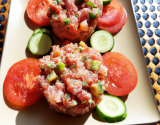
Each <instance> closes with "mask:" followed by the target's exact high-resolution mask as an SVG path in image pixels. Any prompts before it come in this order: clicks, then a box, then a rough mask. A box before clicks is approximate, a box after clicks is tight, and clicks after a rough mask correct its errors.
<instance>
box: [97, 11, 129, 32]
mask: <svg viewBox="0 0 160 125" xmlns="http://www.w3.org/2000/svg"><path fill="white" fill-rule="evenodd" d="M121 13H122V17H121V19H120V21H119V22H118V23H116V24H114V25H111V26H105V25H101V24H97V28H98V29H101V30H106V31H108V32H110V33H117V32H118V31H120V30H121V29H122V27H123V26H124V25H125V23H126V22H127V13H126V11H125V10H124V9H123V11H122V12H121Z"/></svg>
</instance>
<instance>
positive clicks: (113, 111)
mask: <svg viewBox="0 0 160 125" xmlns="http://www.w3.org/2000/svg"><path fill="white" fill-rule="evenodd" d="M96 110H97V113H98V115H99V116H100V118H101V119H102V120H104V121H106V122H109V123H115V122H119V121H122V120H124V119H125V118H126V117H127V110H126V105H125V103H124V102H123V101H122V100H121V99H120V98H119V97H116V96H113V95H109V94H104V97H103V99H102V101H101V102H100V103H99V104H98V105H97V106H96Z"/></svg>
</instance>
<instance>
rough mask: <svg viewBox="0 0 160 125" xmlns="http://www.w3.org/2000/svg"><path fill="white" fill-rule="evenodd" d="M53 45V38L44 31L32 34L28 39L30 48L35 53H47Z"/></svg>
mask: <svg viewBox="0 0 160 125" xmlns="http://www.w3.org/2000/svg"><path fill="white" fill-rule="evenodd" d="M51 45H52V40H51V38H50V37H49V36H48V35H46V34H43V33H36V34H33V35H32V36H31V38H30V39H29V41H28V46H27V47H28V49H29V50H30V51H31V53H33V54H35V55H45V54H47V53H48V52H49V51H50V49H51Z"/></svg>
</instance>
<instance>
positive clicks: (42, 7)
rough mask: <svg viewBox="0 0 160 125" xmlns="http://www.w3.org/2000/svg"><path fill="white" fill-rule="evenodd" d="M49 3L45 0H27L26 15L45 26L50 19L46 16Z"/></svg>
mask: <svg viewBox="0 0 160 125" xmlns="http://www.w3.org/2000/svg"><path fill="white" fill-rule="evenodd" d="M48 7H49V3H48V1H47V0H29V2H28V5H27V15H28V17H29V18H30V19H31V20H32V21H33V22H35V23H36V24H38V25H41V26H47V25H49V24H50V19H49V17H48V16H47V13H48V11H49V10H48Z"/></svg>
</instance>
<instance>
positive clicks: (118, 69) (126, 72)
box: [102, 52, 138, 96]
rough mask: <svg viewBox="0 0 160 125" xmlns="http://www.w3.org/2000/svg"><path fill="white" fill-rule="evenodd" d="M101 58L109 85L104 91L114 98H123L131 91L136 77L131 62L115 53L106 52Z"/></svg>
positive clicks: (136, 80) (134, 85)
mask: <svg viewBox="0 0 160 125" xmlns="http://www.w3.org/2000/svg"><path fill="white" fill-rule="evenodd" d="M102 58H103V65H105V66H106V67H107V68H108V72H107V77H108V80H109V85H108V88H107V90H106V91H107V92H108V93H110V94H113V95H115V96H124V95H127V94H129V93H130V92H131V91H133V89H134V88H135V87H136V85H137V82H138V75H137V71H136V69H135V67H134V65H133V64H132V62H131V61H130V60H129V59H128V58H127V57H125V56H124V55H122V54H120V53H117V52H107V53H106V54H104V55H103V56H102Z"/></svg>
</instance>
